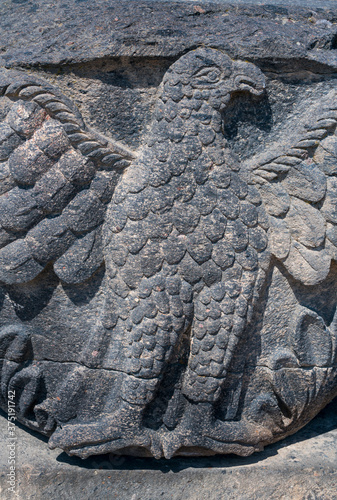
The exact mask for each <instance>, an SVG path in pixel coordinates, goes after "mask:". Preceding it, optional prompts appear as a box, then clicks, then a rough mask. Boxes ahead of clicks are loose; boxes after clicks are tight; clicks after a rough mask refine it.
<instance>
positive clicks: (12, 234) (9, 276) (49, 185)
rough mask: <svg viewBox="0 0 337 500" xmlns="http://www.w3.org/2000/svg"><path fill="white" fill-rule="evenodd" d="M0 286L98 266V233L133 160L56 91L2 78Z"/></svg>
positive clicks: (74, 278)
mask: <svg viewBox="0 0 337 500" xmlns="http://www.w3.org/2000/svg"><path fill="white" fill-rule="evenodd" d="M0 119H1V122H0V281H2V282H4V283H8V284H13V283H23V282H26V281H30V280H32V279H33V278H35V277H36V276H37V275H38V274H39V273H40V272H41V271H42V270H43V269H44V268H45V266H46V265H47V264H48V263H50V262H52V263H53V266H54V270H55V273H56V274H57V275H58V277H59V278H60V279H61V280H63V281H65V282H67V283H79V282H82V281H84V280H86V279H88V278H89V277H90V276H91V274H92V273H93V272H94V271H95V270H96V269H97V268H98V267H99V266H100V265H101V264H102V262H103V253H102V244H101V225H102V223H103V218H104V213H105V210H106V207H107V205H108V203H109V201H110V200H111V196H112V194H113V191H114V188H115V186H116V183H117V181H118V178H119V176H120V174H121V172H122V171H123V169H124V168H125V167H127V166H128V165H129V164H130V162H131V160H132V159H133V157H135V155H134V153H133V152H131V151H129V150H128V149H127V148H126V147H124V146H121V145H119V144H117V143H115V142H113V141H110V140H107V139H106V138H104V137H102V136H100V135H98V134H97V133H95V132H93V131H91V130H90V129H89V128H88V127H86V125H85V124H84V122H83V119H82V117H81V115H80V113H79V111H78V110H77V109H76V107H75V106H74V105H73V104H72V103H71V101H69V99H67V98H66V97H64V96H63V95H62V94H61V93H60V92H59V91H58V90H57V89H56V88H54V87H52V86H51V85H49V84H48V83H46V82H45V81H42V80H38V79H35V78H32V77H28V76H26V75H24V74H22V73H20V72H13V71H8V70H3V71H2V72H0Z"/></svg>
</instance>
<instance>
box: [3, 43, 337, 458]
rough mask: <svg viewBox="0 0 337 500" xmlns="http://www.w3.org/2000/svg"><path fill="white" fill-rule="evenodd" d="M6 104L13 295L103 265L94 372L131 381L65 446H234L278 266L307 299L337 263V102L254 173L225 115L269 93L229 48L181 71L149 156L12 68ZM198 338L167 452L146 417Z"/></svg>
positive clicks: (152, 135)
mask: <svg viewBox="0 0 337 500" xmlns="http://www.w3.org/2000/svg"><path fill="white" fill-rule="evenodd" d="M0 90H1V92H2V95H3V100H4V102H5V104H4V106H3V109H4V110H5V112H4V113H3V114H4V119H3V121H2V122H1V124H0V144H1V146H0V161H1V162H0V195H1V196H0V228H1V229H0V281H2V282H3V283H7V284H13V283H24V282H28V281H30V280H32V279H34V278H36V277H37V276H38V275H39V274H40V273H41V272H42V271H43V269H44V268H45V266H46V265H47V264H49V263H53V267H54V271H55V273H56V275H57V276H58V277H59V278H60V280H62V281H63V282H66V283H81V282H83V281H85V280H87V279H89V278H90V276H91V275H92V274H93V273H94V272H95V271H96V270H97V269H98V268H99V267H100V266H101V265H102V263H103V261H104V262H105V266H106V278H107V279H106V290H105V296H106V300H105V305H104V308H103V310H102V311H101V316H100V320H99V324H98V326H97V330H95V331H94V332H92V334H91V338H90V341H89V343H88V347H87V348H86V349H85V350H84V351H83V352H82V354H81V363H82V364H83V365H85V366H88V367H95V366H100V367H103V368H106V369H108V370H117V371H119V372H121V373H122V374H123V381H122V384H121V387H120V390H119V398H120V399H119V403H118V405H117V409H116V408H115V409H114V410H108V407H109V404H110V407H111V402H110V403H109V404H107V409H106V411H105V412H104V414H103V415H102V417H101V418H99V419H98V420H97V422H89V423H88V424H86V425H82V426H79V425H77V426H72V425H71V424H68V425H65V426H63V427H62V429H61V428H58V429H57V430H56V431H55V432H54V434H53V435H52V437H51V445H52V446H54V447H55V446H60V447H62V448H64V449H66V450H67V451H68V452H71V453H73V454H78V455H80V456H87V455H89V454H95V453H102V452H108V451H112V450H114V449H116V447H119V448H120V447H121V445H120V442H121V440H124V441H123V442H125V443H127V442H132V443H135V439H136V436H138V444H139V445H140V446H144V447H148V448H149V449H150V450H151V452H152V453H153V454H154V455H155V456H161V454H162V450H163V449H164V454H165V456H167V457H169V456H172V455H173V454H174V453H175V451H176V450H177V449H179V447H181V446H182V445H183V444H184V443H185V444H186V442H187V441H186V436H188V434H189V433H190V432H191V430H192V429H193V430H194V431H195V429H196V428H198V429H200V431H199V434H200V442H199V444H200V445H202V444H203V443H204V441H203V439H212V438H214V439H217V440H218V441H221V440H223V441H225V440H226V432H227V429H228V423H223V422H221V423H220V422H218V421H216V420H215V417H214V414H213V407H214V404H215V403H216V402H217V400H218V399H219V397H220V394H221V390H222V387H223V382H224V380H225V379H226V375H227V372H228V369H229V367H230V364H231V362H232V358H233V354H234V353H235V349H236V347H237V344H238V342H239V341H240V338H241V336H242V332H243V331H244V329H245V327H246V325H247V322H249V321H250V320H251V318H252V314H253V311H254V305H255V304H256V301H257V300H258V298H259V295H260V291H261V289H262V287H263V285H264V283H265V278H266V275H267V273H268V270H269V268H270V265H271V264H270V263H271V258H272V257H274V258H276V259H278V260H279V261H281V262H282V264H283V266H284V267H285V268H286V269H287V271H288V272H289V274H290V275H291V276H293V278H295V279H296V280H299V281H300V282H302V283H303V284H305V285H315V284H317V283H319V282H321V281H323V280H324V279H325V277H326V276H327V274H328V272H329V269H330V262H331V259H336V258H337V253H336V252H337V231H336V223H337V209H336V196H337V180H336V176H335V175H336V172H337V170H336V162H335V155H336V144H337V142H336V138H335V130H336V124H337V107H336V106H337V105H336V96H335V92H334V91H333V92H331V93H330V94H329V95H328V96H327V97H326V100H325V101H324V102H323V103H322V102H320V105H319V107H317V108H315V107H313V109H312V110H311V113H310V115H311V116H310V120H309V124H307V123H305V121H303V123H298V122H297V123H296V129H295V130H294V134H293V137H292V142H291V143H287V144H283V145H282V146H279V145H277V146H275V145H271V146H270V148H268V151H265V152H263V154H260V155H258V156H255V157H254V158H251V159H250V160H249V161H247V162H245V163H242V162H240V160H239V159H238V158H237V157H236V156H235V155H234V154H233V153H232V152H231V149H230V147H229V145H228V142H227V140H226V139H225V137H224V134H223V123H224V121H225V120H226V108H227V106H228V103H229V102H230V100H231V99H232V97H233V95H234V94H236V93H240V92H246V93H247V92H248V93H250V94H252V95H255V96H261V95H262V94H263V93H264V92H265V79H264V76H263V74H262V72H261V71H260V70H259V69H258V68H257V67H256V66H255V65H253V64H251V63H247V62H242V61H233V60H232V59H230V58H229V57H228V56H227V55H226V54H224V53H222V52H221V51H219V50H215V49H210V48H199V49H197V50H194V51H191V52H189V53H187V54H186V55H184V56H182V57H181V58H180V59H179V60H178V61H176V62H175V63H174V64H172V66H171V67H170V68H169V70H168V71H167V72H166V74H165V76H164V79H163V82H162V84H161V85H160V88H159V91H158V97H157V102H156V107H155V111H154V114H153V121H152V124H151V127H150V130H149V133H148V134H147V136H146V137H144V141H143V144H142V146H141V148H140V149H139V151H137V152H136V153H134V152H132V151H130V150H129V149H128V148H126V147H125V146H122V145H120V144H117V143H115V142H113V141H111V140H108V139H106V138H104V137H103V136H101V135H99V134H97V133H96V132H94V131H92V130H91V129H89V128H88V127H87V126H86V125H85V124H84V122H83V120H82V118H81V116H80V113H79V112H78V111H77V109H76V108H75V106H74V105H73V104H72V103H71V102H70V101H69V100H68V99H66V98H65V97H64V96H63V95H61V94H60V93H59V92H58V91H57V89H55V88H54V87H52V86H50V85H48V84H47V83H46V82H44V81H41V80H37V79H35V78H31V77H27V76H24V75H22V74H20V73H14V72H12V71H6V70H4V71H3V73H2V75H1V80H0ZM186 332H190V333H189V335H190V337H189V338H190V353H189V358H188V363H187V366H186V369H185V373H184V377H183V381H182V393H183V395H184V396H185V398H186V400H187V401H188V402H189V409H188V411H186V413H185V416H183V417H182V420H181V422H180V424H179V425H178V427H177V430H176V437H175V438H174V439H173V438H172V437H171V438H170V442H169V443H168V442H166V441H165V437H164V438H163V439H161V441H160V439H159V441H160V442H155V439H154V438H153V435H152V434H151V433H150V431H149V432H146V430H144V428H143V426H142V416H143V412H144V408H145V407H146V406H147V405H148V404H149V403H150V402H151V401H152V400H153V398H154V397H155V394H156V391H157V388H158V384H159V383H160V380H161V378H162V376H163V373H164V369H165V366H166V364H167V362H168V361H169V360H170V358H171V356H172V353H173V352H174V350H175V348H176V346H177V345H178V344H179V342H180V339H181V337H182V335H185V334H186ZM93 353H94V354H93ZM97 353H99V355H98V356H97ZM195 403H198V404H195ZM201 407H202V408H203V419H204V421H203V423H201V422H200V418H199V412H200V408H201ZM45 408H48V405H46V406H45ZM50 411H52V410H50ZM205 415H208V418H205ZM74 427H75V428H74ZM246 431H247V429H244V431H243V432H246ZM238 432H239V430H238ZM128 440H129V441H128ZM116 443H118V444H116Z"/></svg>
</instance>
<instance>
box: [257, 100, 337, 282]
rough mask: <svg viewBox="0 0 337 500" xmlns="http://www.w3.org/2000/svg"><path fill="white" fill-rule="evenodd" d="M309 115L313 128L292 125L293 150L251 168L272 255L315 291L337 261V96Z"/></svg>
mask: <svg viewBox="0 0 337 500" xmlns="http://www.w3.org/2000/svg"><path fill="white" fill-rule="evenodd" d="M306 111H307V112H306V113H305V115H306V117H307V120H308V123H305V122H303V123H302V125H299V124H298V118H297V123H296V122H295V124H291V123H289V124H288V127H289V131H290V135H291V136H292V137H293V139H292V145H290V146H289V144H288V145H284V146H283V147H281V148H280V147H279V146H275V147H272V148H271V149H270V151H268V152H267V153H265V154H263V155H261V156H260V157H259V158H254V159H253V161H250V163H248V165H247V167H248V168H249V169H250V171H251V182H252V183H253V184H254V185H255V186H256V187H258V189H259V191H260V194H261V196H262V199H263V202H264V206H265V208H266V212H267V214H268V218H269V221H265V223H269V231H268V234H269V245H270V250H271V252H272V253H273V255H274V256H275V257H276V258H278V259H279V260H281V261H282V262H283V264H284V266H285V267H286V269H287V270H288V272H289V273H290V274H291V275H292V276H293V277H294V278H295V279H297V280H299V281H301V282H302V283H303V284H305V285H315V284H317V283H319V282H320V281H322V280H323V279H324V278H325V277H326V276H327V274H328V273H329V269H330V264H331V260H332V259H334V260H336V259H337V136H336V123H337V93H336V91H331V92H330V93H329V94H328V95H327V96H326V97H325V99H324V100H320V101H319V103H317V104H316V105H314V106H313V107H312V108H311V109H307V110H306ZM288 135H289V132H288ZM296 135H297V137H296Z"/></svg>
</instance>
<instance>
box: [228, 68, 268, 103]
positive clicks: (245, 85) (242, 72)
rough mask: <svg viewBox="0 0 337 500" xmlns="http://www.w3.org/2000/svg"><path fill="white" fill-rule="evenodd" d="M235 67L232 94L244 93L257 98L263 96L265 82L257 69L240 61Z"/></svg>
mask: <svg viewBox="0 0 337 500" xmlns="http://www.w3.org/2000/svg"><path fill="white" fill-rule="evenodd" d="M235 66H236V67H235V73H236V76H235V77H234V92H235V91H236V92H237V91H246V92H250V93H251V94H253V95H257V96H260V95H262V94H264V92H265V89H266V81H265V77H264V75H263V73H262V71H260V70H259V68H257V67H256V66H254V64H250V63H245V62H241V61H237V63H236V65H235Z"/></svg>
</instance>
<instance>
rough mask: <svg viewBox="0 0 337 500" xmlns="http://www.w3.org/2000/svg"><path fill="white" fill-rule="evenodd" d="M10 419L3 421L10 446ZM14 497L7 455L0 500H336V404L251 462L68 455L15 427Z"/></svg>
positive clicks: (1, 466)
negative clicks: (15, 475)
mask: <svg viewBox="0 0 337 500" xmlns="http://www.w3.org/2000/svg"><path fill="white" fill-rule="evenodd" d="M6 432H7V421H6V417H5V415H4V414H2V415H1V416H0V434H1V436H2V442H3V443H5V442H6ZM16 436H17V450H16V459H17V487H16V496H15V495H13V494H12V493H8V491H7V483H6V474H7V472H8V469H7V467H8V466H7V452H6V447H5V446H3V448H2V452H1V456H0V498H1V499H3V500H7V499H11V498H24V499H25V500H31V499H34V500H39V499H45V498H49V499H51V500H53V499H55V500H56V499H57V500H62V499H69V498H77V499H81V500H89V499H92V498H99V499H100V500H104V499H113V498H116V499H118V500H158V499H163V500H178V499H179V500H180V499H184V500H203V499H205V498H207V499H208V500H220V499H224V498H225V499H226V500H253V499H259V500H260V499H268V500H269V499H282V500H316V499H317V500H330V499H331V500H333V499H335V498H336V491H337V400H334V401H333V402H332V403H331V404H330V405H329V406H328V407H327V408H325V409H324V410H323V411H322V412H321V413H320V414H319V415H318V416H317V417H316V418H315V419H314V420H313V421H312V422H311V423H310V424H309V425H307V426H306V427H305V428H304V429H302V430H301V431H299V432H298V433H297V434H296V435H294V436H290V437H288V438H286V439H285V440H283V441H282V442H280V443H276V444H274V445H271V446H268V447H267V448H266V449H265V451H264V452H260V453H258V454H254V455H252V456H251V457H248V458H240V457H234V456H229V457H223V456H216V457H210V458H195V459H187V458H184V459H183V458H180V459H178V458H176V459H172V460H170V461H167V460H158V461H156V460H154V459H137V458H130V457H116V456H115V457H111V458H110V457H109V456H108V455H104V456H99V457H91V458H89V459H86V460H80V459H76V458H71V457H68V456H67V455H66V454H65V453H61V454H60V453H59V451H58V450H49V448H48V445H47V442H46V439H45V438H42V437H41V436H38V435H37V434H36V433H34V432H29V431H25V430H23V428H21V426H19V425H18V426H17V427H16Z"/></svg>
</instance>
